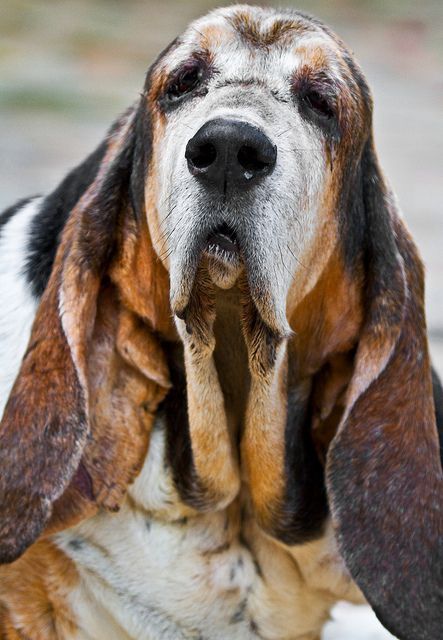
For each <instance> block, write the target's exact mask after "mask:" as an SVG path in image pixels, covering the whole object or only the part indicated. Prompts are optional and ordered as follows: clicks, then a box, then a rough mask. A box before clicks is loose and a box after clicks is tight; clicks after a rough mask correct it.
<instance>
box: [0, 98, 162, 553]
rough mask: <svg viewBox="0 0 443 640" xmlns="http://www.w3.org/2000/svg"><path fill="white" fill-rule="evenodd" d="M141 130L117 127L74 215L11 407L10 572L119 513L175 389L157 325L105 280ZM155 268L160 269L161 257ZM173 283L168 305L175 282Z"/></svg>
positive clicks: (5, 542)
mask: <svg viewBox="0 0 443 640" xmlns="http://www.w3.org/2000/svg"><path fill="white" fill-rule="evenodd" d="M134 120H135V114H134V111H131V112H130V113H128V114H127V115H126V118H125V119H124V120H123V121H121V122H120V123H119V125H118V126H117V127H115V128H114V129H113V131H112V133H111V135H110V138H109V141H108V147H107V151H106V153H105V156H104V158H103V160H102V163H101V165H100V168H99V172H98V174H97V177H96V179H95V180H94V182H93V183H92V184H91V186H90V187H89V189H88V190H87V191H86V192H85V193H84V194H83V196H82V197H81V199H80V200H79V202H78V204H77V205H76V206H75V208H74V209H73V210H72V213H71V214H70V217H69V220H68V222H67V224H66V227H65V229H64V232H63V236H62V240H61V244H60V247H59V249H58V252H57V256H56V260H55V263H54V267H53V269H52V272H51V277H50V279H49V282H48V285H47V287H46V289H45V292H44V294H43V297H42V299H41V302H40V306H39V308H38V311H37V314H36V318H35V321H34V325H33V328H32V332H31V338H30V341H29V346H28V349H27V352H26V354H25V356H24V358H23V362H22V366H21V369H20V372H19V374H18V377H17V379H16V382H15V384H14V387H13V389H12V391H11V394H10V397H9V400H8V403H7V405H6V408H5V412H4V415H3V420H2V422H1V425H0V434H1V442H2V447H1V450H0V469H1V476H0V562H11V561H13V560H14V559H15V558H17V557H18V556H19V555H20V554H21V553H23V551H24V550H25V549H26V548H27V547H28V546H29V545H30V544H31V543H32V542H33V541H34V540H35V539H36V538H37V537H38V536H39V535H40V534H41V533H42V531H44V530H46V531H47V532H50V531H54V530H57V529H59V528H61V527H65V526H68V525H70V524H74V523H75V522H76V521H78V520H79V519H81V518H83V517H85V516H88V515H90V514H92V513H93V512H94V511H95V510H96V509H97V508H98V505H101V506H104V507H107V508H110V509H116V508H118V505H119V502H120V500H121V498H122V496H123V494H124V491H125V489H126V486H127V484H128V482H130V481H131V480H132V479H133V478H134V477H135V474H136V472H137V471H138V470H139V468H140V465H141V462H142V460H143V458H144V455H145V453H146V448H147V445H148V439H149V432H150V428H151V425H152V421H153V417H154V411H155V409H156V406H157V404H158V403H159V402H160V400H161V399H162V398H163V396H164V393H165V389H164V388H162V387H167V386H168V378H167V369H166V364H165V362H164V359H163V356H162V352H161V350H160V348H159V346H158V345H157V343H156V341H155V337H154V334H153V333H152V328H150V325H149V324H146V321H147V322H149V321H150V320H151V319H152V320H153V321H154V323H155V322H157V318H150V317H149V316H147V317H146V316H145V318H144V322H142V321H140V322H138V321H136V320H135V319H134V318H133V319H132V325H131V323H130V322H128V317H129V318H131V311H130V310H127V309H126V310H125V307H124V305H123V303H122V301H121V296H120V295H119V291H118V287H116V286H115V285H114V284H112V283H111V282H110V280H107V279H106V278H104V276H105V274H106V271H108V270H109V264H110V261H111V259H112V257H113V253H115V251H116V243H117V240H118V235H119V229H120V230H121V227H122V225H121V221H120V218H121V216H122V213H123V212H124V211H125V207H126V209H127V208H128V205H127V200H128V195H127V193H126V191H127V185H128V181H129V171H130V167H131V162H132V155H133V148H134V130H135V128H134ZM120 235H124V234H122V233H121V234H120ZM120 240H121V241H122V242H123V241H124V240H125V239H124V238H123V240H122V238H120ZM126 240H127V238H126ZM132 241H133V242H134V239H133V238H132ZM145 260H146V261H147V262H148V263H151V264H154V263H155V266H152V269H158V268H160V267H159V266H158V265H157V263H156V259H155V257H154V255H153V253H151V254H150V255H149V256H147V257H145ZM137 275H138V274H137V273H134V272H133V273H132V276H133V279H136V277H137ZM162 282H163V283H164V284H165V283H166V286H165V290H164V291H163V292H162V295H163V298H165V299H166V300H167V299H168V289H167V278H165V276H164V274H163V275H162ZM122 284H124V282H123V283H122ZM152 293H153V292H152V291H149V290H148V291H145V294H146V296H147V297H150V296H151V297H152ZM157 293H159V292H157ZM165 304H166V303H165V302H164V301H162V302H159V304H158V307H159V308H163V307H164V306H165ZM151 305H153V301H152V300H151ZM128 327H129V328H130V329H128ZM131 327H132V328H131ZM143 340H145V343H144V344H145V345H148V346H149V350H148V352H147V354H142V350H143ZM137 354H138V355H137ZM150 356H152V358H153V359H155V362H152V361H151V359H150ZM111 412H112V417H111Z"/></svg>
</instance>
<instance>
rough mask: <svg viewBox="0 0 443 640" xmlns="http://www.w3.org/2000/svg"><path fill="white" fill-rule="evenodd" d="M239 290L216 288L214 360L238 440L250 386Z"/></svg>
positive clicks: (232, 427)
mask: <svg viewBox="0 0 443 640" xmlns="http://www.w3.org/2000/svg"><path fill="white" fill-rule="evenodd" d="M240 295H241V294H240V291H239V290H238V289H237V287H234V288H233V289H229V290H228V291H225V290H223V289H217V294H216V306H217V315H216V321H215V327H214V331H215V339H216V346H215V353H214V359H215V364H216V367H217V373H218V376H219V380H220V385H221V388H222V391H223V396H224V399H225V408H226V413H227V417H228V424H229V428H230V431H231V434H232V436H233V437H234V438H236V437H238V434H239V432H240V429H241V425H242V422H243V418H244V413H245V408H246V401H247V397H248V391H249V386H250V374H249V369H248V357H247V352H246V346H245V341H244V338H243V334H242V330H241V326H240Z"/></svg>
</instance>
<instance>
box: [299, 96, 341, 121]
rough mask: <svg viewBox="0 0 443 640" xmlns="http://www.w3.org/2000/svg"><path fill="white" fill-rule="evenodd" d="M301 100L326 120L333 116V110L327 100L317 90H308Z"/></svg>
mask: <svg viewBox="0 0 443 640" xmlns="http://www.w3.org/2000/svg"><path fill="white" fill-rule="evenodd" d="M303 102H304V103H305V104H306V106H307V107H308V108H309V109H310V110H311V111H313V112H314V113H316V114H317V115H318V116H321V117H322V118H327V119H328V120H329V119H331V118H333V117H334V111H333V109H332V107H331V105H330V104H329V102H328V101H327V99H326V98H325V97H324V96H322V95H321V94H320V93H318V91H309V92H308V93H306V94H305V95H304V96H303Z"/></svg>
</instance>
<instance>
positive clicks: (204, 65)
mask: <svg viewBox="0 0 443 640" xmlns="http://www.w3.org/2000/svg"><path fill="white" fill-rule="evenodd" d="M146 96H147V101H148V103H149V104H150V106H151V109H152V111H153V113H154V118H153V139H154V154H153V158H152V164H151V167H150V172H151V176H152V181H151V182H149V183H148V189H147V198H148V200H149V202H150V203H151V204H152V209H155V211H156V216H155V222H154V221H152V222H151V230H152V235H153V239H154V244H155V247H156V250H157V253H158V254H159V255H160V257H161V258H162V260H164V262H165V264H167V266H168V269H169V271H170V275H171V305H172V309H173V311H174V312H175V313H177V314H179V315H183V314H184V313H185V310H186V306H187V304H188V302H189V296H190V292H191V290H192V286H193V282H194V277H195V274H196V272H197V268H198V265H199V263H200V261H201V260H202V257H204V259H206V260H207V262H208V267H209V272H210V275H211V277H212V278H213V280H214V282H215V283H216V284H217V285H219V286H222V287H229V286H231V285H232V283H233V282H235V280H236V279H237V278H238V276H239V274H240V272H241V271H242V270H244V273H245V275H246V278H247V280H248V284H249V288H250V292H251V295H252V298H253V300H254V302H255V304H256V305H257V307H258V309H259V311H260V313H261V315H262V316H263V318H264V320H265V322H266V323H267V324H268V325H269V326H270V327H271V328H272V329H273V330H274V331H276V332H277V333H280V334H282V335H284V334H286V333H287V332H288V331H289V329H290V328H289V324H288V319H287V315H288V309H287V307H288V303H289V304H291V306H294V305H295V304H296V303H297V302H298V301H300V300H301V299H302V298H303V297H304V296H305V295H306V293H307V292H308V291H309V289H310V288H311V287H312V286H313V284H314V283H315V282H316V280H317V278H318V276H319V274H320V273H321V271H322V270H323V268H324V266H325V264H326V263H327V261H328V259H329V257H330V255H331V252H333V251H334V250H335V248H336V246H337V243H338V242H339V240H340V233H341V231H342V229H341V228H342V227H343V225H344V224H346V220H345V219H344V218H345V216H346V213H345V211H344V210H342V211H340V209H345V207H346V204H345V203H344V202H342V199H343V186H344V184H346V185H347V184H348V183H349V181H350V179H351V178H352V174H353V173H354V172H355V170H356V168H357V165H358V162H359V158H360V156H361V153H362V150H363V146H364V144H365V142H366V141H367V139H368V135H369V131H370V126H371V100H370V96H369V91H368V88H367V86H366V83H365V81H364V79H363V77H362V74H361V72H360V71H359V70H358V68H357V66H356V64H355V63H354V62H353V60H352V58H351V57H350V55H349V53H348V52H347V50H346V49H345V48H344V46H343V45H342V44H341V43H340V41H339V40H338V39H337V38H336V37H335V36H334V35H332V34H331V33H330V32H329V30H327V29H326V28H325V27H324V26H322V25H321V24H320V23H317V22H316V21H314V20H312V19H311V18H307V17H304V16H301V15H299V14H294V13H291V12H287V13H285V12H283V13H276V12H275V11H271V10H266V9H251V8H247V7H234V8H232V9H221V10H217V11H215V12H213V13H211V14H210V15H209V16H207V17H205V18H203V19H201V20H198V21H196V22H195V23H194V24H192V25H191V26H190V27H189V29H188V30H187V31H186V32H185V33H184V35H183V36H182V37H181V38H179V39H178V40H177V41H176V42H175V44H174V46H173V47H172V48H170V49H169V50H168V51H167V52H166V53H165V55H164V56H163V57H162V59H161V60H160V61H159V63H158V64H157V65H156V67H155V69H154V70H153V72H152V73H151V74H150V78H149V86H147V87H146ZM154 225H155V227H154Z"/></svg>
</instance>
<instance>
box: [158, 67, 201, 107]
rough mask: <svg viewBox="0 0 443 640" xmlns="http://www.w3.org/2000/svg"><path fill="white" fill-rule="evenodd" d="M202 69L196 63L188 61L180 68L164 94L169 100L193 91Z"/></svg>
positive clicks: (172, 100) (197, 83)
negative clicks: (188, 62)
mask: <svg viewBox="0 0 443 640" xmlns="http://www.w3.org/2000/svg"><path fill="white" fill-rule="evenodd" d="M202 77H203V69H202V68H201V66H200V65H199V64H197V63H190V64H188V65H187V66H186V67H184V68H183V69H181V70H180V71H179V72H178V73H177V74H176V76H175V77H174V78H173V80H172V82H171V83H170V85H169V87H168V90H167V92H166V95H167V97H168V99H169V100H170V101H171V102H174V101H175V100H178V99H179V98H181V97H182V96H183V95H185V94H186V93H189V92H190V91H193V90H194V89H195V88H196V87H197V86H198V85H199V84H200V82H201V79H202Z"/></svg>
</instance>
